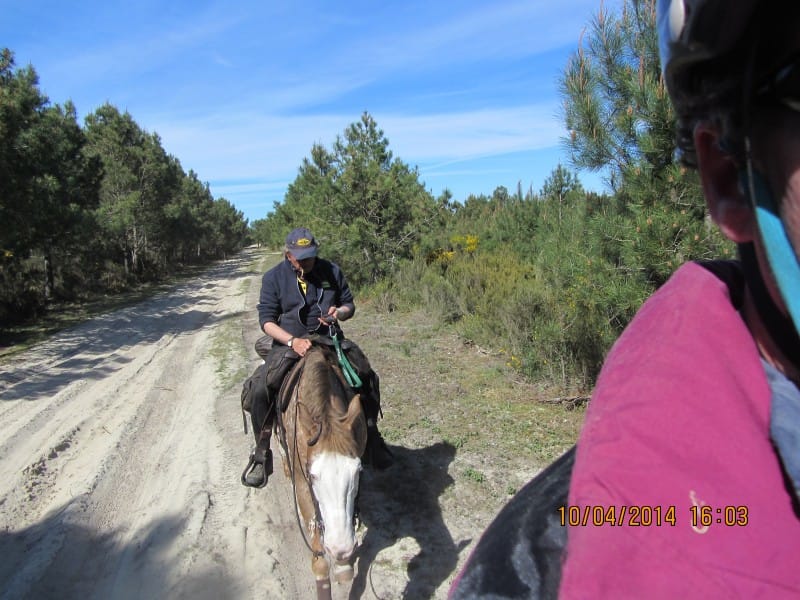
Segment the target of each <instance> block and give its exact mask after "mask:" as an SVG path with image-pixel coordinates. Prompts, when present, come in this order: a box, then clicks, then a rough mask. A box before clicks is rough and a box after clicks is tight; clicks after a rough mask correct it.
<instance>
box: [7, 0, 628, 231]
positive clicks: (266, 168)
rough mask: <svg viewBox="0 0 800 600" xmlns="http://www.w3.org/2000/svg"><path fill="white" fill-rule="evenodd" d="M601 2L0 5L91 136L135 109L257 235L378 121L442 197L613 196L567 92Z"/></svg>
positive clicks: (266, 0)
mask: <svg viewBox="0 0 800 600" xmlns="http://www.w3.org/2000/svg"><path fill="white" fill-rule="evenodd" d="M600 5H601V0H559V1H558V2H549V1H545V0H526V1H519V2H518V1H496V0H495V1H484V0H481V1H478V0H458V1H455V0H452V1H451V0H423V1H418V0H403V1H397V0H395V1H392V0H389V1H383V2H380V1H377V0H373V1H367V0H361V1H357V2H356V1H344V0H340V1H338V2H333V1H328V2H324V1H322V0H311V1H306V2H291V1H283V0H280V1H278V0H259V1H250V0H244V1H233V0H227V1H224V2H223V1H215V0H171V1H169V2H165V1H164V0H127V1H125V2H118V1H116V0H102V1H100V0H83V1H82V2H76V1H74V0H59V1H49V0H48V1H40V0H26V1H24V2H23V1H21V0H0V47H7V48H9V49H11V51H12V52H13V53H14V58H15V63H16V66H17V67H22V66H27V65H28V64H30V65H32V66H33V67H34V69H35V70H36V72H37V74H38V75H39V86H40V89H41V91H42V92H43V93H44V94H46V95H47V96H48V98H49V99H50V102H51V103H52V104H64V102H66V101H67V100H71V101H72V102H73V103H74V104H75V106H76V109H77V111H78V118H79V122H80V123H81V124H82V125H83V119H84V118H85V117H86V115H88V114H91V113H92V112H94V111H95V110H96V109H97V108H99V107H100V106H102V105H103V104H105V103H110V104H113V105H114V106H116V107H117V108H118V109H119V110H120V111H123V112H124V111H127V112H129V113H130V115H131V116H132V117H133V119H134V120H135V121H136V123H138V124H139V126H140V127H142V128H143V129H145V130H146V131H148V132H150V133H157V134H158V135H159V137H160V138H161V143H162V146H163V147H164V149H165V150H166V152H167V153H169V154H171V155H173V156H175V157H176V158H178V160H179V161H180V163H181V165H182V166H183V169H184V170H185V171H187V172H188V171H189V170H190V169H191V170H193V171H194V172H195V173H197V175H198V178H199V179H200V180H201V181H203V182H207V183H208V184H209V186H210V190H211V193H212V195H213V196H214V197H215V198H223V197H224V198H226V199H227V200H229V201H230V202H231V203H232V204H233V205H234V206H235V207H236V208H237V209H238V210H240V211H242V213H243V214H244V217H245V218H247V219H248V220H249V221H250V222H252V221H254V220H255V219H260V218H264V217H265V216H266V215H267V214H268V213H269V212H270V211H271V210H272V209H273V207H274V205H275V203H276V202H277V203H279V202H281V201H282V200H283V197H284V195H285V193H286V189H287V187H288V185H289V184H290V183H292V181H294V179H295V178H296V177H297V174H298V169H299V167H300V165H301V164H302V161H303V159H304V158H308V157H310V154H311V148H312V146H313V145H314V144H321V145H323V146H324V147H326V148H328V149H331V148H332V146H333V143H334V141H335V140H336V138H337V136H343V134H344V131H345V130H346V129H347V127H348V126H349V125H350V124H352V123H355V122H357V121H358V120H359V119H360V117H361V115H362V113H364V112H365V111H366V112H368V113H369V114H370V115H372V117H373V118H374V119H375V121H376V122H377V124H378V127H379V128H380V129H382V130H383V132H384V135H385V136H386V138H387V139H388V141H389V149H390V150H391V151H392V153H393V156H394V157H395V158H397V159H399V160H401V161H403V162H404V163H406V164H407V165H409V166H410V167H412V168H414V167H416V168H417V169H418V172H419V179H420V181H421V182H422V183H423V184H424V186H425V188H426V189H427V190H428V191H430V192H431V193H432V194H433V195H434V196H439V195H440V194H441V193H442V192H443V191H444V190H445V189H447V190H449V191H450V192H451V194H452V196H453V199H454V200H456V201H463V200H465V199H466V198H467V197H468V196H469V195H470V194H474V195H478V194H486V195H491V194H492V192H493V191H494V190H495V188H497V187H498V186H505V187H506V188H507V189H508V190H509V191H510V192H512V193H513V192H515V191H516V189H517V186H518V185H521V186H522V188H523V190H524V191H527V190H528V189H529V188H533V190H534V192H538V191H539V190H540V189H541V188H542V185H543V183H544V181H545V179H546V178H547V177H548V176H549V175H550V174H551V173H552V171H553V170H554V169H555V168H556V167H557V166H558V165H559V164H561V165H563V166H564V167H566V168H568V169H570V170H572V171H573V172H574V173H576V174H577V175H578V178H579V180H580V182H581V183H582V184H583V186H584V187H585V188H586V189H589V190H594V191H598V192H602V191H605V189H606V188H605V186H604V184H603V178H602V174H599V173H592V172H589V171H581V170H578V169H576V168H575V167H574V166H573V165H572V164H571V163H570V162H569V155H568V152H567V151H566V148H565V146H564V143H563V138H564V137H565V136H566V130H565V126H564V121H563V114H562V108H561V106H562V102H563V99H562V98H561V97H560V95H559V92H558V79H559V77H560V76H561V74H562V73H563V72H564V68H565V67H566V64H567V61H568V59H569V57H570V56H571V55H572V54H573V53H574V52H575V51H576V50H577V48H578V44H579V40H580V38H581V33H582V31H583V30H584V29H585V28H586V27H587V26H588V25H589V24H590V22H591V20H592V18H593V17H594V15H595V14H596V13H597V11H598V9H599V7H600ZM604 5H605V7H606V8H608V7H613V6H614V2H613V0H612V1H609V0H606V1H605V4H604Z"/></svg>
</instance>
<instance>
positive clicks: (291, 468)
mask: <svg viewBox="0 0 800 600" xmlns="http://www.w3.org/2000/svg"><path fill="white" fill-rule="evenodd" d="M305 365H306V361H305V359H303V362H302V363H301V364H300V373H299V374H298V376H297V382H296V383H295V387H294V391H293V393H292V395H293V400H294V410H295V414H294V423H295V425H294V429H295V433H294V448H293V450H294V456H295V458H296V460H298V461H299V462H300V474H301V475H302V476H303V480H304V481H305V482H306V484H307V485H308V492H309V494H310V496H311V501H312V502H313V503H314V526H315V527H316V528H317V530H319V531H324V525H323V523H322V517H321V515H320V513H319V503H318V502H317V498H316V496H315V495H314V488H313V487H312V486H311V479H310V478H309V477H308V475H307V473H306V472H305V469H304V468H303V461H302V457H301V456H300V450H299V449H298V445H297V422H298V418H299V415H300V403H299V402H298V396H299V395H300V378H301V377H302V375H303V370H304V369H305ZM281 413H282V411H278V422H279V423H280V435H279V436H278V439H279V440H280V442H281V446H282V447H283V451H284V452H285V453H286V456H289V448H288V445H287V443H286V426H285V424H284V423H283V419H282V418H281V417H280V415H281ZM289 476H290V477H291V479H292V497H293V499H294V516H295V519H296V520H297V526H298V527H299V528H300V531H301V532H302V534H303V541H304V542H305V544H306V548H308V549H309V551H310V552H311V554H312V556H314V557H315V558H318V557H322V556H325V552H324V551H319V550H314V549H313V548H312V547H311V543H310V542H309V541H308V536H307V535H306V528H305V526H304V525H303V521H302V519H301V517H300V506H299V504H298V502H297V484H296V482H295V461H293V460H290V461H289Z"/></svg>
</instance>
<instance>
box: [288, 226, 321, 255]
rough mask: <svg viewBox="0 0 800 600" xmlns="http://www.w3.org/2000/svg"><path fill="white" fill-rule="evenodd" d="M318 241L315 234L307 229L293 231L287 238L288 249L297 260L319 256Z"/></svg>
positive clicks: (299, 228)
mask: <svg viewBox="0 0 800 600" xmlns="http://www.w3.org/2000/svg"><path fill="white" fill-rule="evenodd" d="M317 248H319V244H317V240H316V239H315V238H314V234H313V233H311V232H310V231H309V230H308V229H306V228H305V227H298V228H297V229H293V230H292V231H291V232H290V233H289V235H287V236H286V249H287V250H288V251H289V252H291V253H292V256H294V257H295V258H296V259H297V260H304V259H306V258H311V257H312V256H316V255H317Z"/></svg>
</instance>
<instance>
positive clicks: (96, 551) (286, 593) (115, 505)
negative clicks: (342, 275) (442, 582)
mask: <svg viewBox="0 0 800 600" xmlns="http://www.w3.org/2000/svg"><path fill="white" fill-rule="evenodd" d="M253 260H254V257H253V255H252V254H248V253H247V252H246V253H244V254H242V255H239V256H238V257H236V258H235V259H233V260H229V261H225V262H223V263H220V264H217V265H216V266H214V267H213V268H211V269H210V270H209V271H207V272H206V273H205V274H203V275H202V276H199V277H197V278H195V279H193V280H191V281H188V282H186V283H183V284H181V285H178V286H177V287H175V288H174V289H173V290H171V291H169V292H167V293H162V294H160V295H158V296H157V297H155V298H153V299H151V300H148V301H147V302H144V303H142V304H139V305H136V306H134V307H130V308H126V309H123V310H119V311H116V312H113V313H111V314H108V315H106V316H103V317H100V318H96V319H93V320H91V321H89V322H86V323H84V324H82V325H80V326H78V327H75V328H72V329H70V330H67V331H64V332H62V333H61V334H59V335H57V336H56V337H54V338H53V339H51V340H50V341H48V342H46V343H44V344H40V345H39V346H37V347H35V348H33V349H31V350H29V351H27V352H24V353H22V354H19V355H16V356H14V357H12V358H11V359H8V360H6V361H5V364H3V365H0V399H1V400H0V556H2V557H3V559H2V560H0V597H2V598H4V599H5V598H190V597H191V598H311V597H312V594H313V590H314V588H313V581H312V580H311V575H310V571H309V567H308V563H309V558H308V551H307V550H306V548H305V546H304V545H303V544H302V541H301V538H300V537H299V536H298V532H297V525H296V522H295V516H294V512H293V511H292V508H291V507H292V500H291V490H290V488H289V487H288V486H287V485H286V482H285V480H283V477H282V473H279V471H280V468H279V465H278V464H276V467H278V468H277V469H276V476H275V477H274V478H273V479H274V480H275V481H273V482H271V483H274V485H270V487H269V488H268V489H265V490H259V491H253V490H249V489H247V488H245V487H243V486H242V485H241V484H240V483H239V481H238V477H239V474H240V472H241V470H242V468H243V467H244V463H245V461H246V457H247V453H248V451H249V448H250V440H251V438H250V437H249V436H245V435H244V434H243V431H242V419H241V413H239V412H238V411H237V410H236V408H237V403H238V401H239V399H238V395H239V390H240V389H241V380H240V379H239V377H238V375H239V374H240V373H241V372H244V371H249V370H251V368H252V367H253V366H255V364H257V360H258V359H257V356H256V355H255V352H254V351H253V350H252V343H251V342H252V341H253V340H254V338H255V336H257V327H258V325H257V323H255V314H254V308H253V307H254V306H255V303H254V302H253V294H254V293H255V294H257V293H258V290H257V288H258V281H259V275H260V273H258V272H257V271H256V270H254V263H253ZM253 288H255V291H254V289H253ZM237 336H238V339H237ZM231 339H233V340H234V343H231ZM226 344H227V350H225V349H226ZM220 347H222V348H223V350H225V351H227V352H232V353H233V356H228V357H223V358H220V356H219V355H218V353H219V351H220ZM237 356H241V357H243V360H244V362H245V363H246V365H243V364H242V359H241V358H238V359H237ZM237 363H238V364H237ZM221 365H222V366H221ZM226 365H227V366H226ZM226 369H227V370H228V372H226ZM231 370H233V371H232V372H231ZM237 371H238V373H237ZM237 379H239V381H236V380H237Z"/></svg>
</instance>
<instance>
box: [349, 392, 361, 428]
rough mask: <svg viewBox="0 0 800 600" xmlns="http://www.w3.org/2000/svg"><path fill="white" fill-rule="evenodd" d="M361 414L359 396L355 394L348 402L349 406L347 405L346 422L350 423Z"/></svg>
mask: <svg viewBox="0 0 800 600" xmlns="http://www.w3.org/2000/svg"><path fill="white" fill-rule="evenodd" d="M361 412H362V406H361V394H356V395H355V396H353V399H352V400H350V404H348V405H347V421H348V422H351V423H352V422H353V421H355V419H357V418H358V415H359V414H361Z"/></svg>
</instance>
